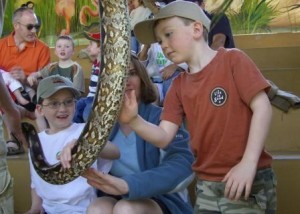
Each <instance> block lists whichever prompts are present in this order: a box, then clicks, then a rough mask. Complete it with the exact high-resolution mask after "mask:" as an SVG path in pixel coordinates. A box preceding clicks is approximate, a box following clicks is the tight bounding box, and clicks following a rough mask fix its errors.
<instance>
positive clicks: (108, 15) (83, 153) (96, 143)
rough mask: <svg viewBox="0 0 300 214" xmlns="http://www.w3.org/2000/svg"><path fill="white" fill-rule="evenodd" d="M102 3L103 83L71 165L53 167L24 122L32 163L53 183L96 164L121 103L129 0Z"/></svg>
mask: <svg viewBox="0 0 300 214" xmlns="http://www.w3.org/2000/svg"><path fill="white" fill-rule="evenodd" d="M100 3H101V7H100V21H101V26H102V29H101V30H102V38H103V37H104V40H103V39H102V53H101V54H102V60H101V67H102V72H101V75H100V78H99V83H100V84H99V83H98V86H97V92H96V95H95V98H94V103H93V107H92V110H91V114H90V116H89V120H88V122H87V123H86V125H85V127H84V129H83V131H82V133H81V135H80V136H79V139H78V140H77V143H76V145H75V147H74V148H73V150H72V161H71V168H70V169H63V168H62V166H61V164H60V163H58V164H56V165H52V166H50V165H49V164H48V163H47V161H46V160H45V158H44V155H43V152H42V148H41V144H40V142H39V139H38V135H37V132H36V131H35V129H34V127H33V126H32V125H30V124H28V123H23V124H22V127H23V131H24V133H25V136H26V137H27V140H28V142H29V144H30V156H31V160H32V163H33V166H34V168H35V170H36V172H37V173H38V174H39V176H40V177H41V178H43V179H44V180H45V181H47V182H49V183H52V184H65V183H68V182H70V181H72V180H74V179H75V178H77V177H78V176H80V175H81V174H82V173H83V172H84V170H85V169H87V168H88V167H90V166H91V165H92V164H93V162H94V161H95V160H96V159H97V158H98V156H99V152H100V151H101V150H102V148H103V147H104V146H105V144H106V142H107V139H108V136H109V134H110V132H111V130H112V128H113V126H114V124H115V121H116V120H117V117H118V114H119V110H120V107H121V104H122V100H123V92H124V88H125V82H126V71H127V69H128V65H129V59H130V58H129V56H130V51H129V35H130V30H129V26H130V25H129V17H128V9H127V1H126V0H100ZM103 32H104V33H103ZM53 143H55V142H53Z"/></svg>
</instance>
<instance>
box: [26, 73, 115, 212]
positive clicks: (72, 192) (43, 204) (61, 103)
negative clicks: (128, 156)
mask: <svg viewBox="0 0 300 214" xmlns="http://www.w3.org/2000/svg"><path fill="white" fill-rule="evenodd" d="M79 95H80V93H79V91H78V90H77V89H75V88H74V86H73V83H72V82H71V81H70V80H69V79H67V78H65V77H62V76H59V75H53V76H49V77H46V78H44V79H42V80H41V81H40V83H39V85H38V88H37V107H36V108H37V111H38V112H39V113H40V114H42V115H44V116H45V118H46V119H47V121H48V123H49V128H47V129H46V130H44V131H42V132H40V133H39V134H38V136H39V139H40V141H41V145H42V149H43V153H44V155H45V158H46V160H47V162H48V163H49V164H50V165H52V164H56V163H57V162H58V161H61V162H62V165H63V167H65V168H70V165H68V164H65V163H66V160H68V159H70V157H71V155H65V154H66V153H65V151H66V150H67V151H69V150H71V148H72V147H73V146H74V145H75V142H74V141H75V140H76V139H78V137H79V135H80V134H81V132H82V130H83V128H84V125H85V124H83V123H81V124H77V123H73V122H72V119H73V116H74V113H75V103H76V98H77V97H78V96H79ZM70 142H71V143H70ZM28 155H29V154H28ZM119 156H120V155H119V150H118V148H117V147H116V146H114V145H113V144H111V143H109V142H108V143H106V145H105V146H104V148H103V150H102V151H101V152H100V153H99V157H100V158H105V159H101V160H100V159H99V160H97V161H96V162H94V163H93V166H92V167H95V168H96V169H97V170H99V171H101V173H107V172H108V171H109V169H110V167H111V165H112V160H113V159H117V158H119ZM29 160H30V162H29V163H30V174H31V196H32V200H31V201H32V205H31V208H30V210H29V211H28V212H27V214H34V213H43V212H46V213H47V214H54V213H55V214H65V213H78V214H85V213H86V208H87V207H88V205H89V204H90V202H91V201H92V200H93V199H95V197H96V191H95V189H94V188H93V187H92V186H90V185H89V184H87V182H86V179H85V178H83V177H78V178H76V179H75V180H73V181H71V182H69V183H66V184H62V185H53V184H50V183H47V182H46V181H44V180H43V179H42V178H41V177H40V176H39V175H38V174H37V172H36V171H35V169H34V166H33V163H32V162H31V158H30V157H29ZM97 162H98V163H97Z"/></svg>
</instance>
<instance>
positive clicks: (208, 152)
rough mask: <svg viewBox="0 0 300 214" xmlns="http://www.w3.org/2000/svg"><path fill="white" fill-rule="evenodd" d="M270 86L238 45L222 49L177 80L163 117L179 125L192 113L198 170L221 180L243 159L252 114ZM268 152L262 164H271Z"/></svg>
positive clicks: (190, 125)
mask: <svg viewBox="0 0 300 214" xmlns="http://www.w3.org/2000/svg"><path fill="white" fill-rule="evenodd" d="M268 88H269V84H268V83H267V81H266V80H265V78H264V77H263V76H262V74H261V73H260V71H259V70H258V69H257V67H256V66H255V64H254V63H253V61H252V60H251V59H250V58H249V57H248V56H246V55H245V54H244V53H243V52H241V51H239V50H237V49H224V48H221V49H219V51H218V53H217V55H216V56H215V58H214V59H213V60H212V61H211V62H210V63H209V64H208V65H207V66H206V67H205V68H203V70H201V71H200V72H198V73H195V74H189V73H188V72H184V73H182V74H181V75H179V76H178V77H177V78H176V79H174V81H173V83H172V85H171V87H170V89H169V92H168V94H167V97H166V99H165V102H164V110H163V114H162V119H163V120H167V121H170V122H173V123H175V124H177V125H180V124H181V123H182V120H183V118H184V117H186V120H187V124H188V129H189V132H190V135H191V149H192V151H193V153H194V155H195V157H196V161H195V163H194V164H193V169H194V171H195V172H196V173H197V175H198V176H199V177H200V178H201V179H204V180H209V181H221V180H222V179H223V178H224V176H225V175H226V173H227V172H228V171H229V170H230V169H231V168H232V167H233V166H235V165H236V164H237V163H239V162H240V161H241V159H242V157H243V154H244V151H245V148H246V144H247V139H248V134H249V129H250V122H251V117H252V112H251V109H250V107H249V104H250V102H251V100H252V98H253V97H254V96H255V95H256V94H257V93H258V92H259V91H261V90H267V89H268ZM271 162H272V157H271V156H270V155H269V154H268V153H266V152H265V151H263V152H262V154H261V157H260V159H259V162H258V168H266V167H270V166H271Z"/></svg>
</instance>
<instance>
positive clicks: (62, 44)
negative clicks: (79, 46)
mask: <svg viewBox="0 0 300 214" xmlns="http://www.w3.org/2000/svg"><path fill="white" fill-rule="evenodd" d="M74 48H75V44H74V40H73V39H72V37H71V36H68V35H62V36H59V37H58V38H57V40H56V43H55V55H56V56H57V57H58V62H51V63H49V64H48V65H47V66H45V67H44V68H43V69H41V70H39V71H37V72H33V73H31V74H30V75H29V76H28V77H27V81H28V83H29V85H30V86H34V85H37V84H38V80H39V79H41V78H45V77H48V76H50V75H60V76H63V77H66V78H68V79H70V80H71V81H72V82H73V84H74V88H76V89H77V90H78V91H80V93H81V94H84V92H85V86H84V75H83V71H82V68H81V66H80V65H79V64H78V63H77V62H75V61H73V60H72V56H73V54H74Z"/></svg>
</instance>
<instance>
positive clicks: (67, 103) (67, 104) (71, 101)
mask: <svg viewBox="0 0 300 214" xmlns="http://www.w3.org/2000/svg"><path fill="white" fill-rule="evenodd" d="M75 103H76V100H75V99H73V98H69V99H66V100H64V101H62V102H58V101H52V102H50V103H48V104H46V105H42V106H46V107H49V108H51V109H59V108H60V106H61V105H64V106H65V107H67V108H68V107H73V106H74V104H75Z"/></svg>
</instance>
